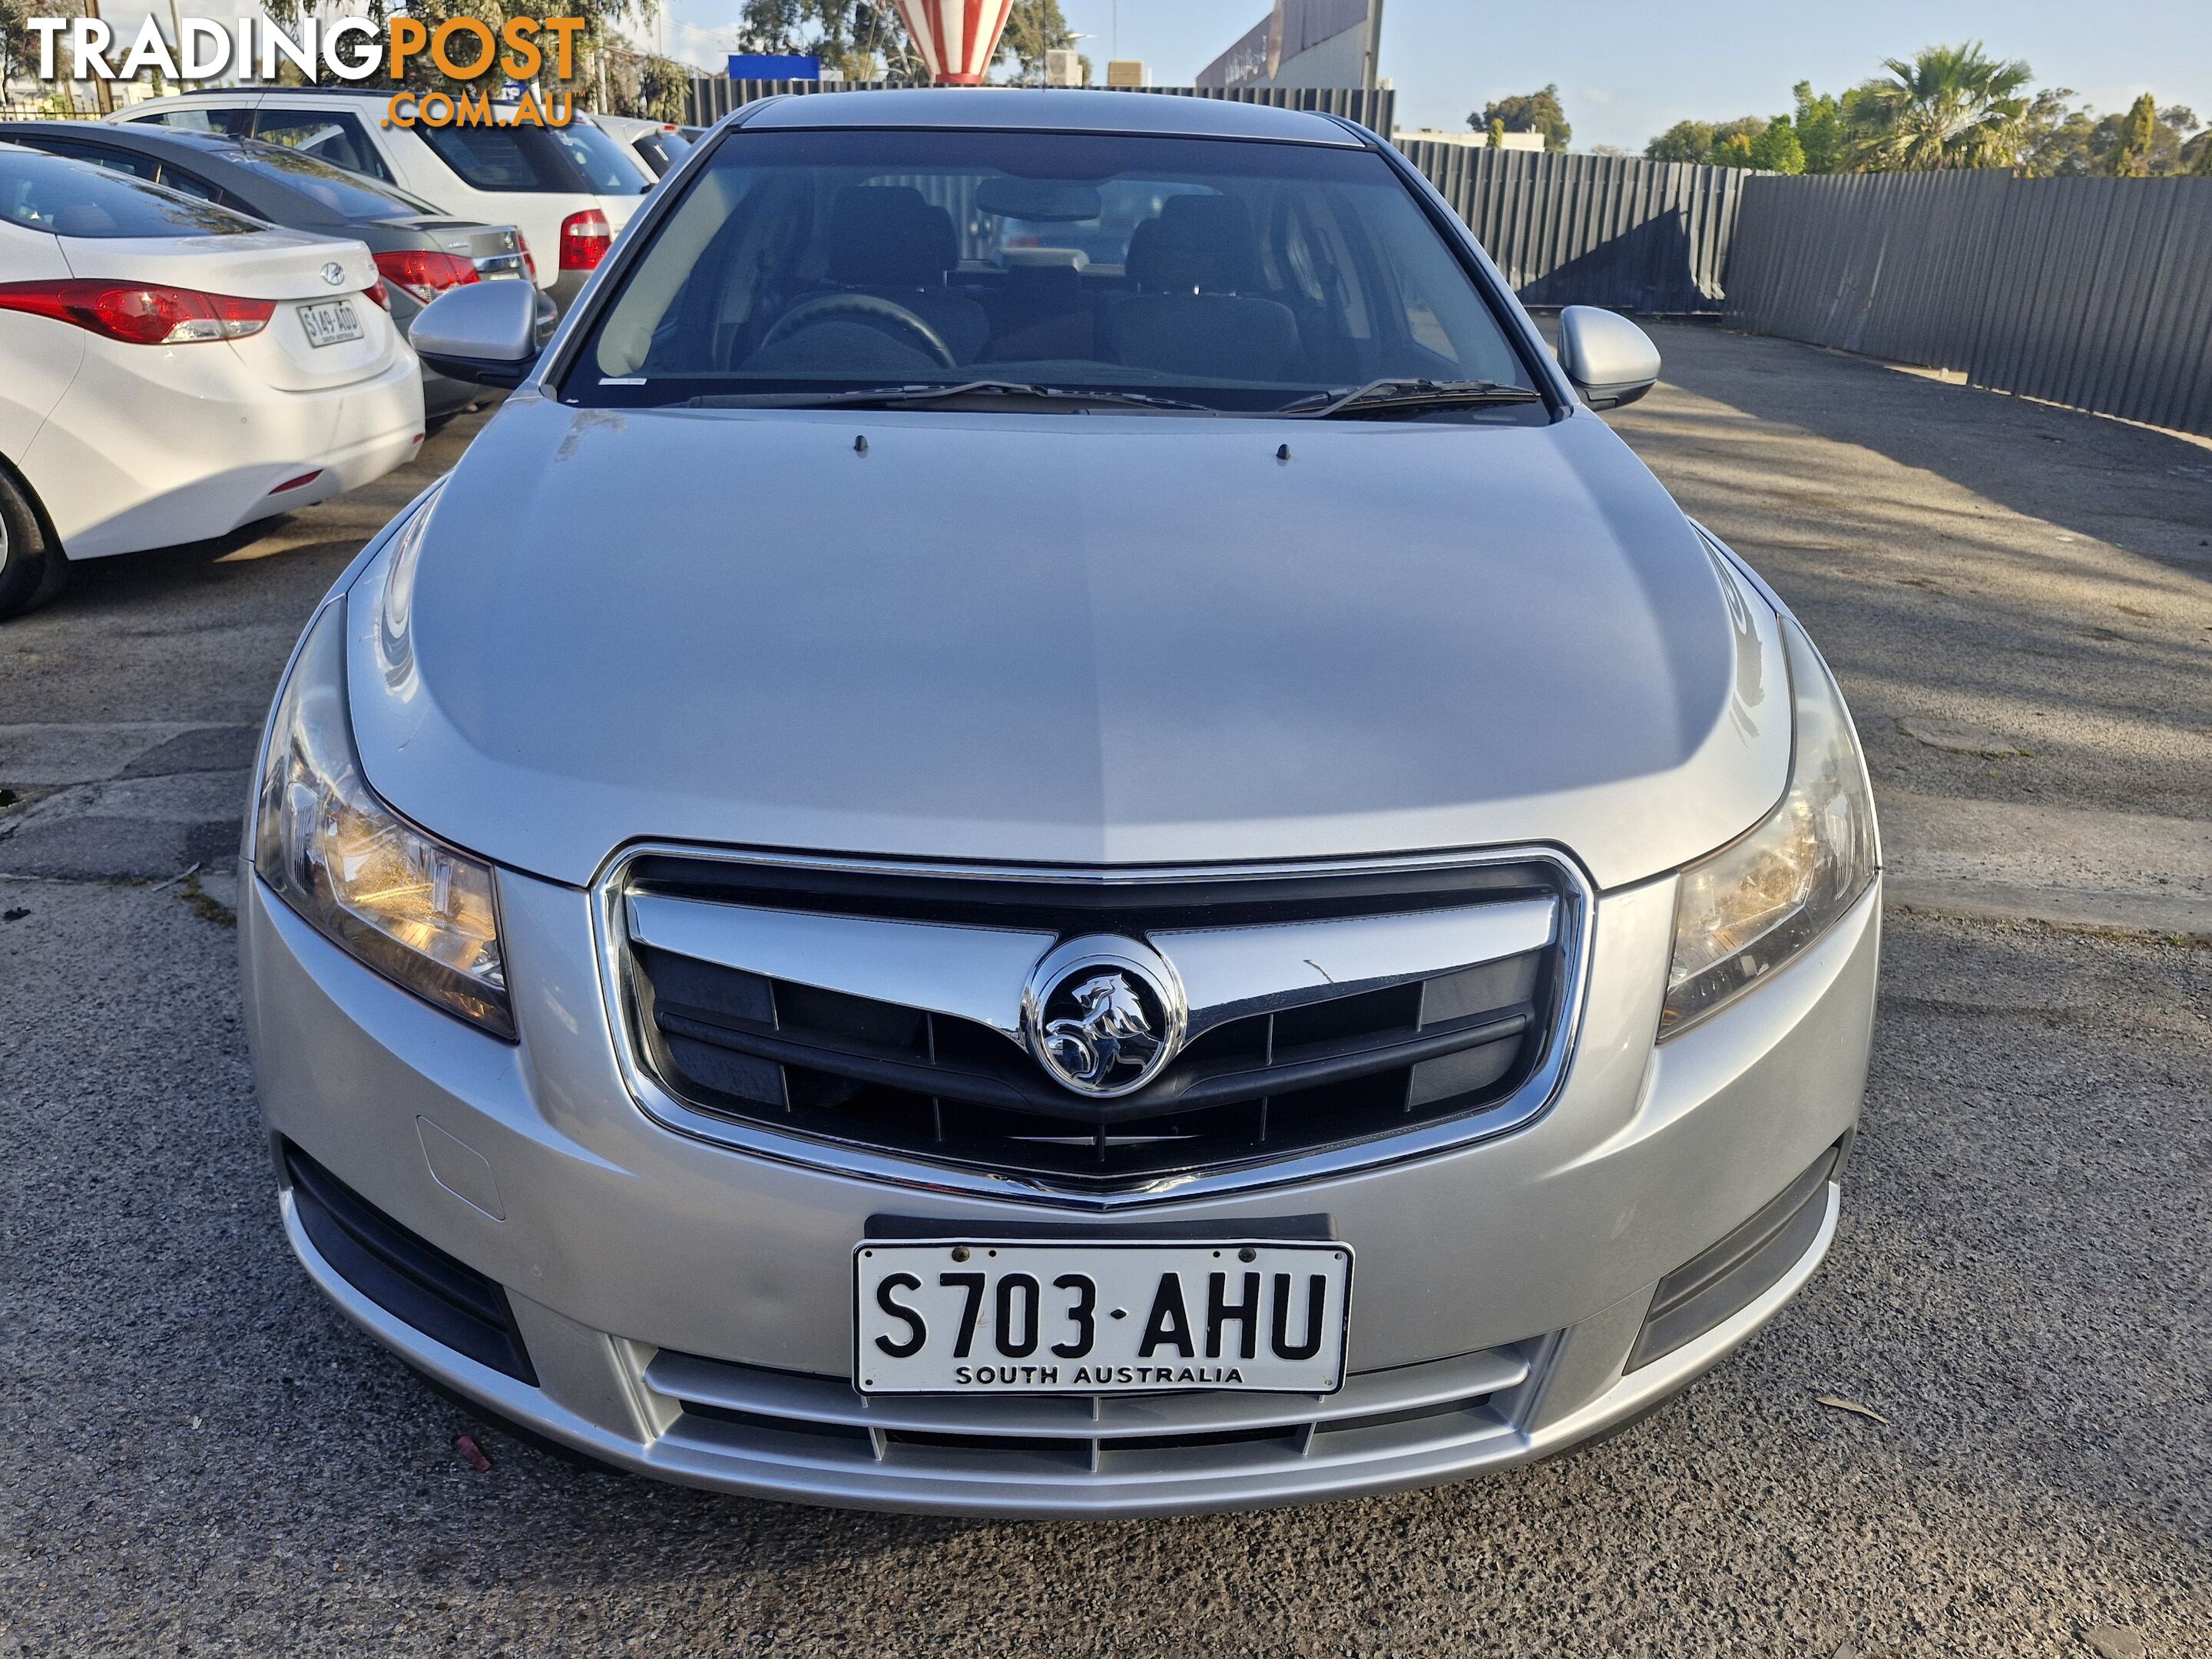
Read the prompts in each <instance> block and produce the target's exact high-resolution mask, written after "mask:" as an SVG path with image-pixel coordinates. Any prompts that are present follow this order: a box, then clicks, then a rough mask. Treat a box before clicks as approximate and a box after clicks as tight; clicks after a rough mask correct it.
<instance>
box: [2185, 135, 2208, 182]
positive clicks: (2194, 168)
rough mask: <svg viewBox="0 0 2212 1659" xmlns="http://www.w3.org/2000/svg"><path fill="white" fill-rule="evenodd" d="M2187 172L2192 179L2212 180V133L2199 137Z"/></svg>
mask: <svg viewBox="0 0 2212 1659" xmlns="http://www.w3.org/2000/svg"><path fill="white" fill-rule="evenodd" d="M2185 171H2186V172H2187V173H2188V174H2189V176H2190V177H2191V178H2192V179H2212V132H2207V133H2203V134H2200V135H2199V136H2198V137H2197V143H2196V150H2195V154H2194V155H2191V157H2190V159H2189V164H2188V167H2186V169H2185Z"/></svg>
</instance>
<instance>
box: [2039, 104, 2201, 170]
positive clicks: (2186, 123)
mask: <svg viewBox="0 0 2212 1659" xmlns="http://www.w3.org/2000/svg"><path fill="white" fill-rule="evenodd" d="M2073 96H2074V94H2073V93H2072V92H2071V91H2069V89H2068V88H2064V87H2051V88H2045V89H2044V90H2043V91H2041V92H2039V93H2038V94H2036V95H2035V101H2034V103H2033V105H2032V106H2030V108H2029V112H2028V130H2029V134H2030V137H2029V143H2028V149H2027V163H2026V167H2027V172H2029V173H2033V175H2034V176H2036V177H2037V178H2039V179H2056V178H2111V177H2115V176H2117V177H2120V178H2144V177H2151V178H2158V177H2166V176H2171V175H2174V174H2178V173H2186V172H2188V171H2189V169H2190V168H2191V166H2193V165H2194V163H2195V159H2196V155H2197V145H2196V143H2195V141H2193V140H2192V139H2191V134H2193V133H2195V132H2196V131H2197V129H2198V127H2199V126H2200V125H2201V123H2200V122H2199V121H2198V120H2197V112H2196V111H2194V110H2192V109H2191V108H2190V107H2189V106H2187V105H2185V104H2170V105H2168V106H2166V108H2164V109H2160V108H2158V107H2157V106H2156V103H2155V101H2154V100H2152V99H2151V98H2150V97H2149V94H2145V95H2144V96H2143V97H2142V98H2138V99H2137V100H2136V101H2135V104H2134V105H2133V106H2132V107H2130V109H2129V110H2128V111H2127V112H2125V113H2124V114H2117V115H2099V114H2098V113H2097V112H2096V111H2095V110H2093V109H2091V108H2089V107H2088V106H2086V105H2084V106H2080V107H2078V108H2077V107H2075V106H2074V105H2073V104H2072V103H2070V102H2069V100H2071V99H2072V98H2073Z"/></svg>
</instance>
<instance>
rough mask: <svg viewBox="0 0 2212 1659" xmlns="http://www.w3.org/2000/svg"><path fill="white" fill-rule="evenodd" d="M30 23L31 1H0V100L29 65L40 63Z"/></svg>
mask: <svg viewBox="0 0 2212 1659" xmlns="http://www.w3.org/2000/svg"><path fill="white" fill-rule="evenodd" d="M30 21H31V0H0V97H4V96H5V95H6V94H7V90H8V82H9V80H10V79H11V78H12V77H14V76H15V75H17V74H19V73H21V70H22V67H23V65H24V64H26V63H29V64H33V65H35V64H37V62H38V56H39V54H38V48H37V45H36V43H35V42H34V41H33V40H32V39H31V30H30V27H29V25H30Z"/></svg>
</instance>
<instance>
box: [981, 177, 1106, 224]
mask: <svg viewBox="0 0 2212 1659" xmlns="http://www.w3.org/2000/svg"><path fill="white" fill-rule="evenodd" d="M975 205H976V206H977V207H978V208H979V209H981V210H982V211H983V212H985V213H991V214H996V215H997V216H1000V218H1003V219H1020V220H1024V221H1025V222H1028V223H1030V224H1040V225H1042V224H1079V223H1082V222H1085V221H1086V220H1091V219H1096V218H1097V216H1099V215H1100V214H1102V213H1103V212H1104V211H1105V210H1106V206H1105V204H1104V202H1103V200H1101V199H1100V197H1099V195H1098V191H1097V186H1095V185H1075V184H1069V183H1066V181H1064V180H1062V179H1015V178H1010V177H1005V176H1001V177H1000V178H996V179H985V180H984V181H983V182H982V183H981V184H980V185H977V186H976V187H975Z"/></svg>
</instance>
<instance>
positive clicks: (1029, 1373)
mask: <svg viewBox="0 0 2212 1659" xmlns="http://www.w3.org/2000/svg"><path fill="white" fill-rule="evenodd" d="M853 1267H854V1288H855V1290H856V1291H857V1297H856V1304H855V1305H856V1306H857V1308H858V1310H859V1314H858V1320H857V1324H856V1328H855V1331H854V1361H855V1366H854V1372H853V1376H854V1380H855V1381H856V1382H857V1383H859V1385H860V1391H861V1392H862V1393H863V1394H1127V1393H1140V1392H1143V1391H1146V1390H1148V1389H1194V1388H1196V1389H1273V1390H1277V1391H1280V1392H1286V1393H1295V1394H1330V1393H1334V1391H1335V1390H1336V1389H1339V1388H1340V1387H1341V1386H1342V1385H1343V1383H1344V1333H1345V1320H1346V1313H1347V1312H1348V1310H1349V1309H1350V1306H1351V1301H1352V1249H1351V1247H1350V1246H1349V1245H1345V1244H1336V1243H1315V1244H1285V1243H1260V1242H1258V1241H1256V1240H1255V1241H1252V1242H1249V1243H1244V1242H1231V1243H1216V1242H1214V1241H1212V1240H1211V1239H1209V1240H1206V1241H1205V1242H1203V1243H1175V1244H1135V1243H1131V1244H1121V1243H1113V1244H1104V1243H1100V1244H1082V1243H1008V1242H1006V1241H1005V1240H1002V1239H1001V1240H985V1241H981V1242H973V1241H971V1242H968V1243H958V1242H953V1241H946V1242H944V1243H927V1244H905V1243H900V1244H887V1243H865V1244H862V1245H860V1246H859V1247H858V1248H857V1249H855V1250H854V1255H853Z"/></svg>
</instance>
